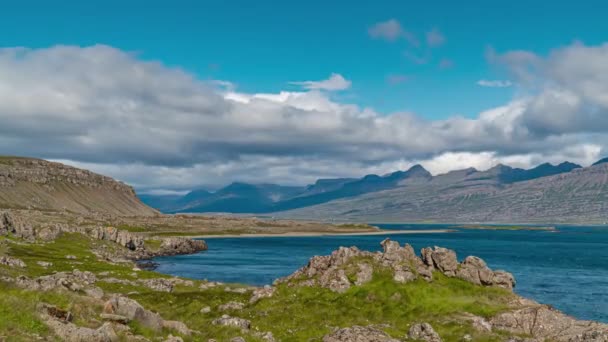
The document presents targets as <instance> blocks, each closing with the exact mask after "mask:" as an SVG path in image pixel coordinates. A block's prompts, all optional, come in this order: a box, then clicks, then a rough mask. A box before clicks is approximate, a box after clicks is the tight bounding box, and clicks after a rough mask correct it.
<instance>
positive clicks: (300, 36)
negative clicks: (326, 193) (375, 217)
mask: <svg viewBox="0 0 608 342" xmlns="http://www.w3.org/2000/svg"><path fill="white" fill-rule="evenodd" d="M607 10H608V3H606V2H605V1H580V2H576V3H573V2H555V1H525V2H524V1H508V2H500V3H490V2H488V1H468V2H466V3H459V2H455V1H427V2H410V1H373V2H368V1H361V2H352V1H316V0H313V1H306V2H284V1H255V2H253V1H171V2H169V1H135V0H133V1H113V0H109V1H104V2H103V3H100V2H92V1H71V0H65V1H61V2H56V3H51V2H48V1H28V0H24V1H19V2H10V3H7V4H4V5H3V9H2V11H1V12H0V30H1V31H2V32H3V33H4V34H3V35H2V36H1V38H0V154H9V155H26V156H33V157H40V158H45V159H51V160H58V161H62V162H65V163H68V164H71V165H75V166H79V167H86V168H88V169H92V170H93V171H97V172H101V173H104V174H107V175H110V176H113V177H116V178H118V179H121V180H123V181H125V182H127V183H129V184H132V185H134V186H135V187H136V189H137V190H138V191H140V192H148V193H172V192H175V191H177V192H183V191H186V190H188V189H192V188H197V187H206V188H210V189H213V188H217V187H220V186H222V185H226V184H228V183H230V182H233V181H247V182H253V183H265V182H271V183H281V184H307V183H311V182H314V180H315V179H317V178H331V177H354V176H362V175H365V174H368V173H379V174H383V173H387V172H391V171H395V170H397V169H405V168H408V167H410V166H412V165H414V164H416V163H420V164H422V165H423V166H424V167H426V168H427V169H429V170H430V171H431V172H432V173H434V174H438V173H443V172H447V171H449V170H453V169H458V168H464V167H469V166H473V167H476V168H479V169H487V168H489V167H491V166H493V165H496V164H497V163H505V164H509V165H512V166H517V167H531V166H535V165H538V164H540V163H543V162H553V163H558V162H561V161H564V160H569V161H572V162H577V163H580V164H582V165H589V164H590V163H592V162H593V161H595V160H596V159H599V158H601V157H603V156H605V155H608V152H607V151H606V149H607V147H608V145H607V144H608V135H607V133H608V21H606V20H605V16H604V14H605V13H606V12H607Z"/></svg>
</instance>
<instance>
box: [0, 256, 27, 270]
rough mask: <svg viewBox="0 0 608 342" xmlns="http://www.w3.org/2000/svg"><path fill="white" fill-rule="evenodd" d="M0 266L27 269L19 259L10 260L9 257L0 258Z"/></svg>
mask: <svg viewBox="0 0 608 342" xmlns="http://www.w3.org/2000/svg"><path fill="white" fill-rule="evenodd" d="M0 265H4V266H8V267H18V268H25V267H27V265H26V264H25V263H24V262H23V261H22V260H21V259H17V258H12V257H9V256H0Z"/></svg>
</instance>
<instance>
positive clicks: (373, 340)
mask: <svg viewBox="0 0 608 342" xmlns="http://www.w3.org/2000/svg"><path fill="white" fill-rule="evenodd" d="M323 342H399V340H397V339H394V338H391V337H390V336H388V335H387V334H386V333H385V332H383V331H381V330H378V329H376V328H373V327H362V326H357V325H355V326H352V327H350V328H343V329H338V330H336V331H334V332H333V333H331V334H328V335H325V336H323Z"/></svg>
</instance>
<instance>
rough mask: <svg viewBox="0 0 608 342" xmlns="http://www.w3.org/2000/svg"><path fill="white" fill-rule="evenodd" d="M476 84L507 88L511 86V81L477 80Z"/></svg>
mask: <svg viewBox="0 0 608 342" xmlns="http://www.w3.org/2000/svg"><path fill="white" fill-rule="evenodd" d="M477 85H478V86H481V87H489V88H508V87H511V86H513V83H512V82H511V81H508V80H479V81H477Z"/></svg>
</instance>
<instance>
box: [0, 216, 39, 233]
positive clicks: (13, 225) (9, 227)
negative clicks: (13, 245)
mask: <svg viewBox="0 0 608 342" xmlns="http://www.w3.org/2000/svg"><path fill="white" fill-rule="evenodd" d="M6 234H14V235H15V236H17V237H20V238H22V239H25V240H32V239H34V238H35V237H36V232H35V230H34V228H33V227H32V226H31V225H29V224H28V223H26V222H23V220H21V219H20V218H19V217H17V216H16V215H14V214H13V213H11V212H10V211H3V212H0V235H6Z"/></svg>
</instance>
